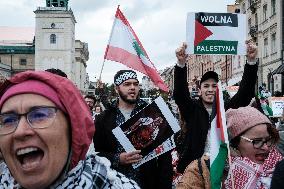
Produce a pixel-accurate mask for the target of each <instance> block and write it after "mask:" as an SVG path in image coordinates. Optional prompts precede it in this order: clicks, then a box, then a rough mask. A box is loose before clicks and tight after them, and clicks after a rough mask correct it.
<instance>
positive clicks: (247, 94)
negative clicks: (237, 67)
mask: <svg viewBox="0 0 284 189" xmlns="http://www.w3.org/2000/svg"><path fill="white" fill-rule="evenodd" d="M256 57H257V46H256V45H255V44H254V43H253V42H248V43H247V62H246V64H245V68H244V73H243V77H242V81H241V83H240V87H239V90H238V92H237V93H236V94H235V95H234V96H233V97H232V99H231V100H230V101H229V103H228V104H226V107H225V108H226V109H229V108H239V107H243V106H248V105H249V103H250V101H251V99H252V98H253V97H254V96H255V84H256V79H257V70H258V63H257V60H256Z"/></svg>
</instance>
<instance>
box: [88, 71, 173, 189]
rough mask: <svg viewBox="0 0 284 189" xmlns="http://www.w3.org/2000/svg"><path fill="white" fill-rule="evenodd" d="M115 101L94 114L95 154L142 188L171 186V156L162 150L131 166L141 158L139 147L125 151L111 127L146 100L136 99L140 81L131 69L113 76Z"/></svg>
mask: <svg viewBox="0 0 284 189" xmlns="http://www.w3.org/2000/svg"><path fill="white" fill-rule="evenodd" d="M114 84H115V90H116V93H117V94H118V97H119V98H118V101H115V102H114V103H113V104H112V105H111V106H110V107H109V108H108V109H106V110H105V111H104V112H102V113H101V114H100V115H98V116H97V118H96V120H95V126H96V132H95V135H94V138H93V140H94V146H95V150H96V151H97V152H99V154H98V155H100V156H104V157H106V158H108V159H109V160H110V161H111V163H112V164H111V166H112V168H114V169H116V170H117V171H119V172H121V173H123V174H124V175H126V176H127V177H129V178H131V179H133V180H135V181H136V182H137V183H138V184H139V185H140V187H141V188H142V189H157V188H163V189H171V188H172V177H173V168H172V157H171V153H170V152H168V153H165V154H163V155H160V156H159V157H158V158H155V159H153V160H150V161H148V162H146V163H144V164H143V165H141V166H140V167H138V168H136V169H133V167H132V163H136V162H138V161H139V160H141V155H140V154H139V153H140V150H136V151H133V152H129V153H127V152H125V150H124V149H123V147H122V146H121V144H120V143H119V142H118V141H117V139H116V138H115V136H114V135H113V133H112V130H113V129H114V128H115V127H117V126H120V125H121V124H122V123H123V122H125V121H126V120H127V119H129V118H130V117H132V116H133V115H134V114H136V113H137V112H139V111H140V110H141V109H142V108H144V107H145V106H146V105H147V104H146V103H145V102H144V101H142V100H139V99H138V94H139V82H138V79H137V75H136V73H135V72H134V71H132V70H120V71H118V72H117V74H116V75H115V76H114Z"/></svg>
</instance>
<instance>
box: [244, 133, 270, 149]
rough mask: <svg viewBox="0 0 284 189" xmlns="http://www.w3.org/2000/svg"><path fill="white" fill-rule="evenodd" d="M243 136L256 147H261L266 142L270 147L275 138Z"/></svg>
mask: <svg viewBox="0 0 284 189" xmlns="http://www.w3.org/2000/svg"><path fill="white" fill-rule="evenodd" d="M241 138H242V139H244V140H246V141H248V142H250V143H252V145H253V147H254V148H255V149H260V148H261V147H262V146H263V145H264V144H266V145H267V146H268V147H271V146H272V145H273V144H274V140H273V138H272V137H271V136H270V137H268V138H257V139H249V138H247V137H245V136H241Z"/></svg>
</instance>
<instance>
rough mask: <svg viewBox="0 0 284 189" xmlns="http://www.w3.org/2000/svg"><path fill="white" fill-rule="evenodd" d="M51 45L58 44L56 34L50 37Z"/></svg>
mask: <svg viewBox="0 0 284 189" xmlns="http://www.w3.org/2000/svg"><path fill="white" fill-rule="evenodd" d="M50 43H51V44H55V43H56V35H55V34H51V35H50Z"/></svg>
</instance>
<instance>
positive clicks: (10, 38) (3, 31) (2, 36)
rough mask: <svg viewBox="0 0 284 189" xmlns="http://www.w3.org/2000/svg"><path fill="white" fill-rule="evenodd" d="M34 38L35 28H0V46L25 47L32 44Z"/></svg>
mask: <svg viewBox="0 0 284 189" xmlns="http://www.w3.org/2000/svg"><path fill="white" fill-rule="evenodd" d="M34 36H35V29H34V27H11V26H0V45H5V46H9V45H21V44H22V45H25V44H27V43H32V42H33V39H34Z"/></svg>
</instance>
